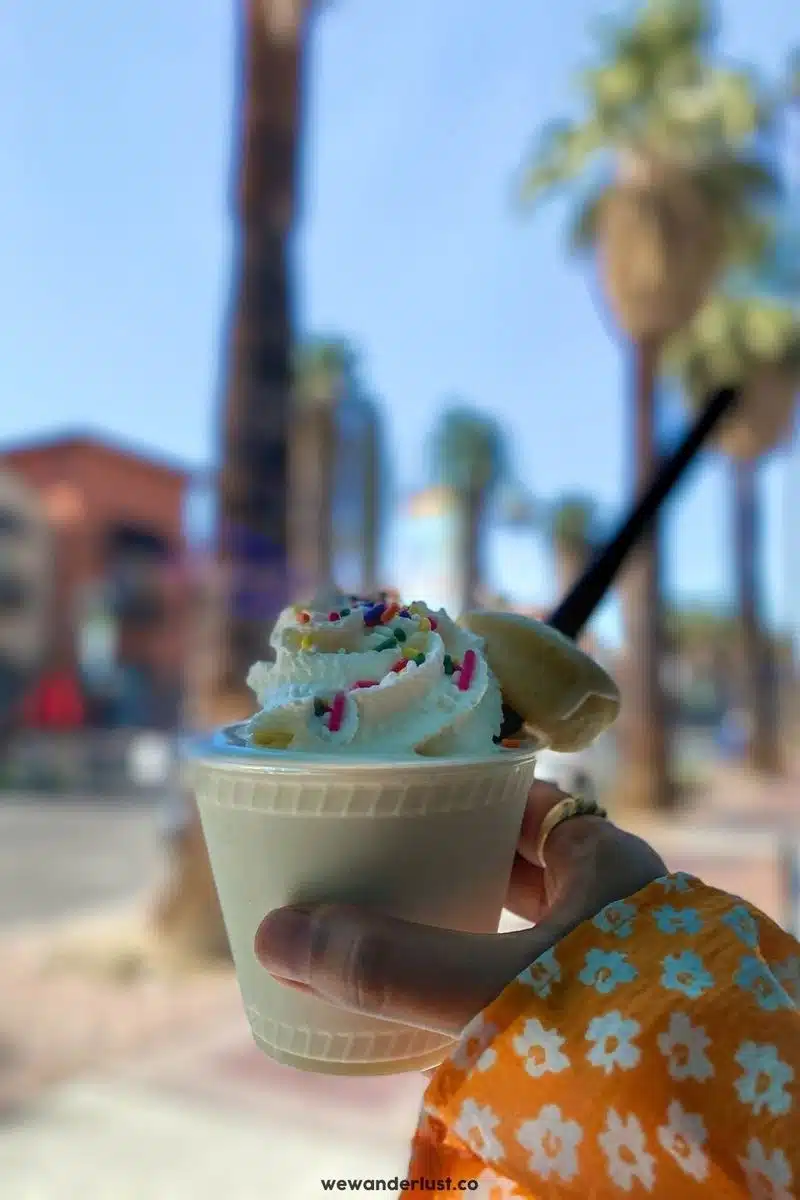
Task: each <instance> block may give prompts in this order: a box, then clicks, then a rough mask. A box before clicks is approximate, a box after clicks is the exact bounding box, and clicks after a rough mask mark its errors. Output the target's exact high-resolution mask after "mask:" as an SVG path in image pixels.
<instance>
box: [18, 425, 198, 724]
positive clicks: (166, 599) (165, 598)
mask: <svg viewBox="0 0 800 1200" xmlns="http://www.w3.org/2000/svg"><path fill="white" fill-rule="evenodd" d="M2 468H6V469H10V470H11V471H13V472H14V473H15V474H16V475H17V476H18V477H19V478H20V479H21V480H23V481H24V483H26V484H27V486H28V487H29V488H30V489H31V491H32V492H34V493H35V494H36V495H37V497H38V500H39V504H40V506H41V510H42V512H43V513H44V516H45V519H46V521H47V523H48V525H49V528H50V534H51V540H52V557H53V562H52V569H53V589H52V601H51V605H50V622H49V632H50V637H49V647H48V655H49V661H50V662H51V664H52V665H53V667H54V669H57V670H60V671H63V670H65V669H70V670H74V671H75V672H76V673H77V674H78V675H79V676H80V678H81V680H82V681H83V684H84V686H85V688H86V691H87V695H88V697H89V699H90V701H91V703H90V705H89V708H90V710H91V712H92V714H93V716H94V717H95V718H96V720H97V721H98V722H99V723H101V724H102V723H106V722H109V723H112V724H117V725H151V724H155V725H161V724H167V723H170V721H171V719H172V717H173V715H174V710H176V709H177V705H178V701H179V695H180V680H181V674H182V666H183V660H184V653H185V644H184V631H185V627H186V622H185V620H184V617H185V612H186V588H185V585H184V571H183V566H184V561H185V547H184V534H183V510H184V494H185V492H186V489H187V486H188V483H189V475H188V473H187V472H186V471H185V470H184V469H183V468H182V467H180V466H178V465H173V464H169V463H165V462H161V461H157V460H155V459H153V458H151V457H149V456H148V455H145V454H143V453H139V452H135V451H133V450H131V449H128V448H125V447H120V446H115V445H113V444H112V443H110V442H107V441H105V440H103V439H100V438H97V437H95V436H91V435H86V434H80V433H65V434H62V435H57V436H53V437H50V438H42V439H38V440H36V441H29V442H26V443H21V444H18V445H15V446H7V447H5V448H4V449H3V450H1V451H0V469H2Z"/></svg>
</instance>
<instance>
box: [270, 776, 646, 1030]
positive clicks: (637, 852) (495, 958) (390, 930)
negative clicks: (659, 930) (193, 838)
mask: <svg viewBox="0 0 800 1200" xmlns="http://www.w3.org/2000/svg"><path fill="white" fill-rule="evenodd" d="M563 797H564V793H563V792H560V791H559V789H558V788H554V787H552V786H551V785H549V784H536V785H535V786H534V788H533V789H532V790H531V797H530V801H529V804H528V809H527V811H526V814H525V819H524V822H523V828H522V834H521V839H520V846H519V850H520V853H519V854H518V855H517V858H516V861H515V863H514V868H513V871H512V876H511V883H510V888H509V895H508V907H509V908H511V909H512V910H513V911H514V912H517V913H518V914H519V915H520V916H522V917H524V918H525V919H526V920H530V921H535V922H537V924H536V927H535V928H534V929H529V930H523V931H521V932H519V933H512V934H504V935H498V934H486V935H483V934H481V935H479V934H469V933H460V932H455V931H452V930H446V929H439V928H434V927H429V926H423V925H418V924H415V923H413V922H410V921H401V920H398V919H396V918H393V917H387V916H384V915H381V914H377V913H372V912H369V911H365V910H362V909H357V908H351V907H349V906H342V905H322V906H317V907H316V908H312V909H303V908H283V909H279V910H278V911H277V912H273V913H270V914H269V915H268V916H267V917H265V919H264V921H263V922H262V923H261V926H260V927H259V930H258V933H257V934H256V941H255V952H256V955H257V957H258V958H259V960H260V961H261V963H262V965H263V966H264V967H265V968H266V970H268V971H269V972H271V974H273V975H274V976H276V977H277V978H279V979H281V980H283V981H285V982H289V983H292V984H293V985H294V986H300V987H301V988H303V989H305V990H310V991H312V992H313V993H314V994H315V995H318V996H320V997H321V998H323V999H325V1000H328V1001H329V1002H330V1003H332V1004H336V1005H340V1006H341V1007H344V1008H349V1009H355V1010H357V1011H360V1012H364V1013H368V1014H370V1015H371V1016H376V1017H383V1018H387V1019H390V1020H398V1021H402V1022H403V1023H406V1024H411V1025H416V1026H419V1027H421V1028H427V1029H433V1030H436V1031H438V1032H441V1033H446V1034H450V1035H451V1036H453V1037H458V1036H459V1035H460V1033H461V1030H462V1029H463V1028H464V1026H465V1025H466V1024H467V1023H468V1022H469V1021H470V1020H471V1019H472V1018H473V1017H474V1016H475V1015H476V1014H477V1013H479V1012H480V1011H481V1010H482V1009H484V1008H485V1007H486V1006H487V1005H488V1004H489V1003H491V1001H492V1000H494V999H495V998H496V997H497V996H499V995H500V993H501V992H502V991H503V990H504V989H505V987H506V986H507V985H508V984H509V983H510V982H511V981H512V980H513V979H514V978H516V976H517V975H519V974H520V972H521V971H523V970H524V969H525V968H526V967H528V966H529V965H530V964H531V963H532V962H533V961H534V960H535V959H536V958H538V957H539V955H540V954H542V953H544V951H545V950H547V949H549V948H550V947H551V946H553V945H555V944H556V942H558V941H559V940H560V939H561V938H562V937H564V936H566V934H567V933H569V932H570V931H571V930H572V929H575V928H576V927H577V926H578V925H580V924H582V923H583V922H584V921H586V920H589V919H591V918H592V917H594V916H596V914H597V913H598V912H600V910H601V909H602V908H604V907H605V905H606V904H609V903H611V902H612V901H614V900H622V899H625V898H626V897H628V896H631V895H633V894H634V893H635V892H637V891H639V890H640V889H641V888H643V887H645V886H646V885H647V884H648V883H651V882H652V881H653V880H654V879H657V878H658V877H659V876H660V875H663V874H665V873H666V867H665V866H664V863H663V862H662V860H661V859H660V858H659V856H658V855H657V854H656V853H655V851H654V850H653V849H652V848H651V847H650V846H648V845H647V843H646V842H643V841H641V839H639V838H636V837H634V836H633V835H631V834H628V833H625V832H623V831H622V830H620V829H617V828H616V827H615V826H614V825H612V824H611V822H609V821H606V820H604V819H603V818H594V817H580V818H578V819H575V820H568V821H564V822H563V823H562V824H561V825H558V826H556V828H555V829H554V830H553V832H552V833H551V835H550V837H549V838H548V840H547V870H546V871H545V870H543V869H542V868H541V866H539V865H537V864H536V863H535V862H531V861H530V858H532V857H534V848H535V845H536V841H537V839H538V832H539V828H540V826H541V822H542V820H543V818H544V816H545V814H546V813H547V812H548V811H549V810H550V808H552V806H553V804H554V803H558V801H559V800H561V799H562V798H563Z"/></svg>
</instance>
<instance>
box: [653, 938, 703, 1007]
mask: <svg viewBox="0 0 800 1200" xmlns="http://www.w3.org/2000/svg"><path fill="white" fill-rule="evenodd" d="M662 966H663V968H664V970H663V971H662V973H661V986H662V987H663V988H665V989H666V990H667V991H670V992H683V994H684V996H688V997H689V999H690V1000H696V999H697V997H698V996H702V994H703V992H708V991H710V990H711V988H712V987H713V986H714V977H713V976H712V975H711V974H710V973H709V972H708V971H707V970H706V967H705V963H704V962H703V960H702V958H701V957H700V955H699V954H694V953H693V952H692V951H691V950H682V951H681V953H680V954H667V955H666V957H665V958H664V959H662Z"/></svg>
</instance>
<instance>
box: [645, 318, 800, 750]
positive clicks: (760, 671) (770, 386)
mask: <svg viewBox="0 0 800 1200" xmlns="http://www.w3.org/2000/svg"><path fill="white" fill-rule="evenodd" d="M667 361H668V364H669V366H670V367H671V369H672V370H673V371H674V372H676V373H677V375H678V376H679V377H680V378H681V380H682V382H683V385H684V389H685V392H686V395H687V396H688V397H689V398H690V400H691V401H692V402H693V403H695V404H697V403H699V402H700V401H701V398H702V397H703V396H704V395H706V394H707V392H708V391H709V389H711V388H713V387H714V386H715V385H719V383H720V382H721V380H723V379H725V380H726V381H731V380H732V381H734V382H736V383H738V384H739V385H740V387H741V388H742V397H743V398H742V402H741V404H740V408H739V411H738V413H737V414H736V416H735V417H734V418H733V419H732V420H731V421H730V422H729V423H728V425H727V426H726V428H725V430H724V431H723V434H722V437H721V445H722V448H723V449H724V450H725V451H726V452H727V454H728V455H729V457H730V463H731V497H732V510H733V511H732V517H733V535H734V556H735V573H736V592H737V607H738V618H739V636H740V643H741V659H742V664H743V667H744V677H745V693H746V700H747V706H748V708H749V711H750V715H751V719H752V729H753V735H752V738H751V743H750V763H751V765H752V766H753V767H754V768H756V769H758V770H762V771H767V772H773V773H774V772H777V771H779V770H780V769H781V754H780V728H779V719H778V716H779V714H778V682H777V678H776V675H777V672H776V667H775V663H774V655H773V653H772V649H771V641H770V638H769V636H768V634H767V632H766V629H765V619H764V614H763V604H762V596H761V589H760V586H759V575H760V566H759V563H760V559H761V553H762V536H761V524H762V521H761V513H760V506H759V499H758V468H759V464H760V462H761V460H762V459H763V457H764V455H766V454H767V453H768V452H769V451H770V450H771V449H772V448H773V447H775V446H776V445H778V444H779V443H780V442H781V441H783V440H784V439H785V438H786V437H787V435H788V434H789V433H790V431H791V425H792V414H793V410H794V406H795V402H796V398H797V393H798V389H799V388H800V313H799V312H798V311H797V310H796V309H792V308H791V307H790V306H788V305H787V304H785V303H776V302H774V301H769V300H766V299H764V298H758V297H757V298H747V297H739V296H730V295H719V296H716V297H714V298H713V299H712V300H710V301H709V302H708V303H707V304H706V306H705V307H704V308H703V309H702V310H701V312H700V313H699V314H698V316H697V317H696V318H695V320H694V321H693V322H692V324H691V325H690V326H689V327H688V328H687V329H686V330H684V331H683V332H682V333H681V334H679V335H678V336H676V338H675V339H674V340H673V342H672V344H671V346H670V347H669V349H668V354H667Z"/></svg>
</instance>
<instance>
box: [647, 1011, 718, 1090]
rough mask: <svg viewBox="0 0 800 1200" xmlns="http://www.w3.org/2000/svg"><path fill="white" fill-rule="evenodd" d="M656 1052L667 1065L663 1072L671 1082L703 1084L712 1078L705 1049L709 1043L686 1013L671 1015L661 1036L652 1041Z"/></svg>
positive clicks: (701, 1030) (704, 1034)
mask: <svg viewBox="0 0 800 1200" xmlns="http://www.w3.org/2000/svg"><path fill="white" fill-rule="evenodd" d="M656 1041H657V1042H658V1048H659V1050H660V1051H661V1053H662V1054H663V1055H664V1057H665V1058H666V1059H668V1060H669V1061H668V1062H667V1071H668V1072H669V1074H670V1077H671V1078H672V1079H675V1080H678V1081H681V1080H684V1079H696V1080H697V1082H698V1083H704V1082H705V1081H706V1080H707V1079H710V1078H711V1077H712V1075H713V1074H714V1068H713V1067H712V1065H711V1063H710V1062H709V1060H708V1057H707V1055H706V1049H707V1047H708V1046H710V1045H711V1040H710V1038H709V1037H708V1035H707V1034H706V1031H705V1029H703V1028H702V1026H700V1025H693V1024H692V1022H691V1021H690V1020H689V1017H688V1016H687V1015H686V1013H682V1012H676V1013H673V1014H672V1016H671V1017H670V1020H669V1025H668V1026H667V1028H666V1030H665V1031H664V1033H660V1034H659V1035H658V1037H657V1038H656Z"/></svg>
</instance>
